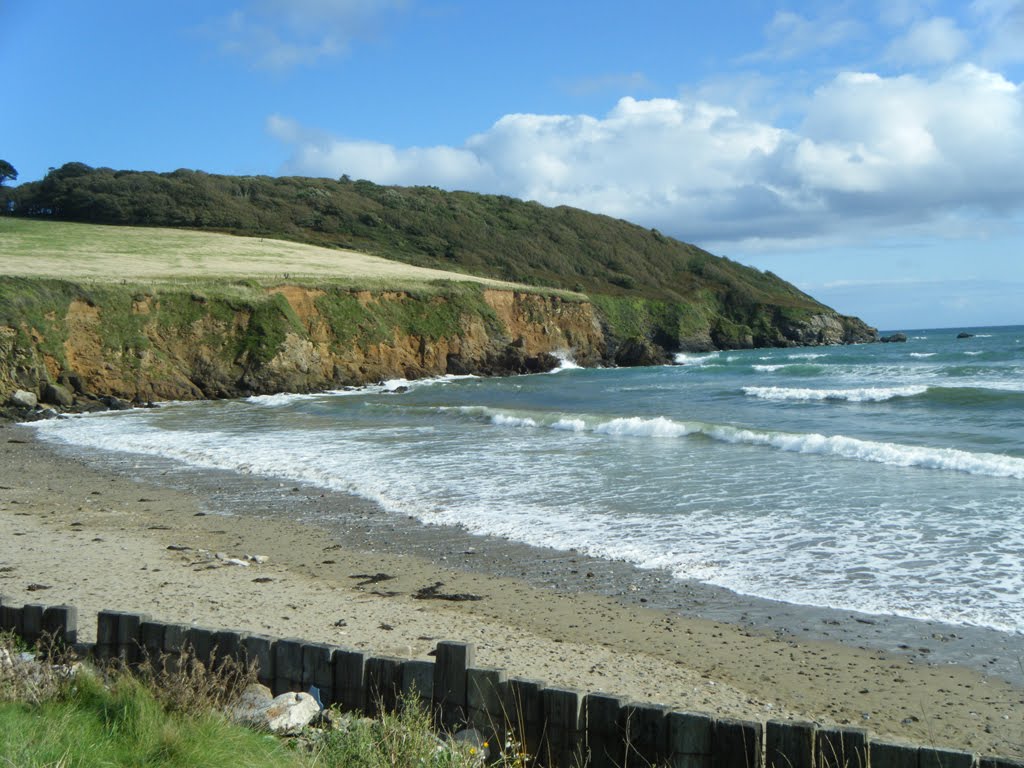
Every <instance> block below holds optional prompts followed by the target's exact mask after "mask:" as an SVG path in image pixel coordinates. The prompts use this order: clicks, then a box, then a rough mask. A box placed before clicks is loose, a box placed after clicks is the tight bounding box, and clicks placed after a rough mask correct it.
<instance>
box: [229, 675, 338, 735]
mask: <svg viewBox="0 0 1024 768" xmlns="http://www.w3.org/2000/svg"><path fill="white" fill-rule="evenodd" d="M320 709H321V707H320V704H318V703H317V700H316V699H315V698H314V697H313V696H312V695H310V694H308V693H282V694H281V695H280V696H277V697H276V698H275V697H273V696H272V694H271V692H270V689H269V688H267V686H265V685H260V684H258V683H254V684H252V685H250V686H248V687H247V688H246V689H245V690H244V691H243V692H242V696H241V698H240V699H239V701H238V703H237V704H236V705H235V706H234V707H233V708H232V709H231V712H230V713H229V715H230V717H231V719H232V720H234V721H236V722H239V723H244V724H246V725H251V726H254V727H256V728H260V729H264V730H268V731H270V732H271V733H292V732H295V731H300V730H302V729H303V728H305V727H306V726H307V725H309V724H310V722H312V720H313V718H315V717H316V716H317V715H318V714H319V712H320Z"/></svg>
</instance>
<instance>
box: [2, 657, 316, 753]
mask: <svg viewBox="0 0 1024 768" xmlns="http://www.w3.org/2000/svg"><path fill="white" fill-rule="evenodd" d="M0 754H2V755H3V758H0V765H12V766H15V765H16V766H68V767H69V768H70V766H82V767H83V768H87V767H91V766H97V768H99V766H129V765H131V766H168V767H170V766H182V768H185V767H186V766H196V767H197V768H199V767H200V766H210V768H214V766H217V767H218V768H220V767H222V766H225V765H238V766H264V765H268V766H269V765H280V766H291V765H294V766H298V765H301V763H300V762H299V761H298V759H297V757H296V755H294V754H292V753H289V751H288V750H287V749H286V748H285V747H284V745H283V744H282V743H281V742H279V741H277V740H276V739H274V738H272V737H268V736H265V735H263V734H259V733H255V732H253V731H249V730H247V729H245V728H240V727H237V726H233V725H231V724H229V723H228V722H227V721H226V720H224V719H223V718H222V717H219V716H216V715H214V714H213V713H204V714H199V715H192V716H189V715H184V714H181V713H169V712H167V711H166V710H165V709H164V708H163V707H162V706H161V704H160V703H159V702H158V701H157V699H156V698H155V697H154V696H153V694H152V693H151V692H150V691H148V690H147V689H146V688H145V687H144V686H143V685H142V684H141V683H140V682H139V681H137V680H134V679H133V678H131V677H128V676H125V677H123V678H121V679H119V680H117V681H116V683H115V684H114V685H112V686H110V687H107V686H106V685H104V684H103V683H102V682H101V681H100V680H99V679H98V678H97V677H94V676H92V675H89V674H82V675H79V676H78V677H76V680H75V683H74V685H73V686H71V687H70V689H69V690H68V691H67V692H66V695H63V696H60V697H57V698H55V699H52V700H49V701H45V702H43V703H41V704H39V705H26V704H22V703H17V702H9V703H6V704H3V705H0Z"/></svg>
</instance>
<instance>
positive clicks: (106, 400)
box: [99, 395, 132, 411]
mask: <svg viewBox="0 0 1024 768" xmlns="http://www.w3.org/2000/svg"><path fill="white" fill-rule="evenodd" d="M99 400H100V402H101V403H103V404H104V405H105V406H107V408H109V409H110V410H112V411H129V410H131V407H132V406H131V403H126V402H125V401H124V400H122V399H121V398H119V397H114V396H113V395H104V396H102V397H100V398H99Z"/></svg>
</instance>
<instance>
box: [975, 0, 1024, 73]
mask: <svg viewBox="0 0 1024 768" xmlns="http://www.w3.org/2000/svg"><path fill="white" fill-rule="evenodd" d="M971 10H972V11H973V12H974V13H975V15H976V16H978V17H979V18H980V19H981V22H982V25H983V28H984V30H985V32H986V35H987V39H986V41H985V45H984V48H983V50H982V51H981V60H982V61H983V62H985V63H986V64H988V65H993V66H998V65H1001V64H1008V63H1012V62H1021V61H1024V44H1022V42H1021V41H1022V40H1024V0H974V2H972V3H971Z"/></svg>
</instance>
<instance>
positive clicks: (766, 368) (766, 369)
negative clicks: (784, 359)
mask: <svg viewBox="0 0 1024 768" xmlns="http://www.w3.org/2000/svg"><path fill="white" fill-rule="evenodd" d="M750 367H751V368H753V369H754V370H755V371H758V372H759V373H774V372H775V371H779V370H782V369H783V368H786V367H787V366H785V365H752V366H750Z"/></svg>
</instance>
